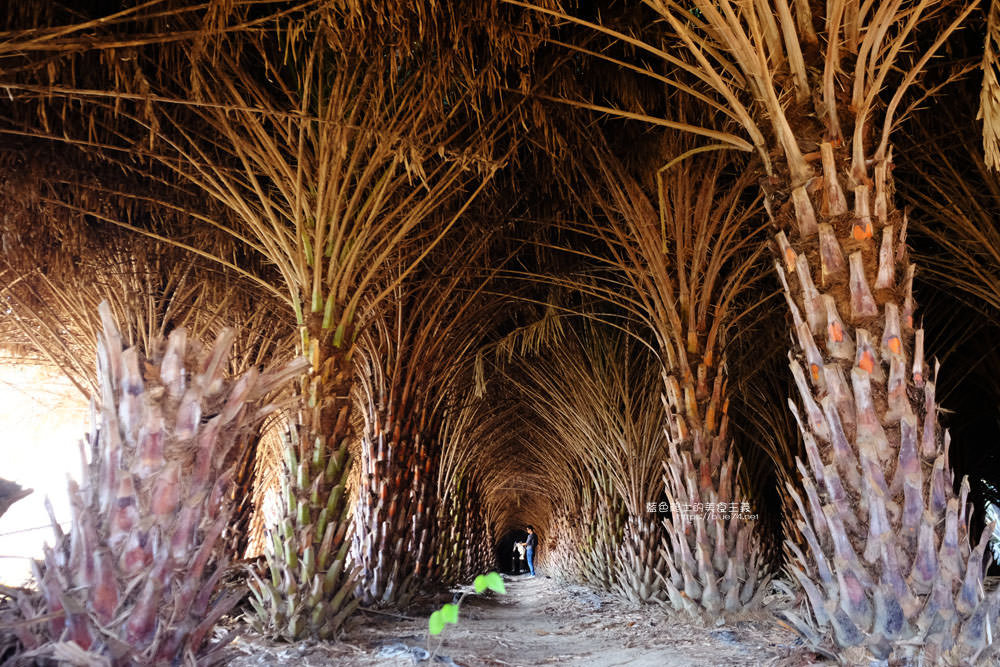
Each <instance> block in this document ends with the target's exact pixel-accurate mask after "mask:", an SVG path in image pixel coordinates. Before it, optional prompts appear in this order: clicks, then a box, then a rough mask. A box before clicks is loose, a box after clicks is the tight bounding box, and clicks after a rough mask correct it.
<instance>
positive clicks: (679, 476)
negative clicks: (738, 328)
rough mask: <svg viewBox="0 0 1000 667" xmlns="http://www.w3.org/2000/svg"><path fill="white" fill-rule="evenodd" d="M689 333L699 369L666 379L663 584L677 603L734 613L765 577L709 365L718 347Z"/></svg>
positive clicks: (757, 595)
mask: <svg viewBox="0 0 1000 667" xmlns="http://www.w3.org/2000/svg"><path fill="white" fill-rule="evenodd" d="M691 333H692V335H691V336H690V337H689V338H688V340H689V341H690V343H689V346H688V354H687V359H688V360H691V363H692V365H695V368H696V371H695V372H692V371H691V369H690V368H684V369H681V370H680V372H678V371H677V370H674V372H672V373H670V374H669V375H666V378H665V379H666V382H665V383H666V391H665V397H666V403H667V406H668V408H669V410H668V413H669V415H668V420H667V423H668V428H669V435H670V437H669V443H670V456H669V457H668V458H667V460H666V461H665V462H664V470H665V474H664V477H663V482H664V486H665V487H666V494H667V498H668V500H669V504H670V512H671V518H670V520H669V521H665V522H664V525H665V528H666V539H665V540H664V547H665V548H664V549H663V550H662V554H663V557H664V558H665V559H666V562H667V567H668V570H669V578H664V586H665V587H666V589H667V594H668V596H669V598H670V603H671V605H672V606H673V607H674V608H675V609H680V610H684V611H687V612H688V613H690V614H693V615H700V614H705V613H707V614H709V615H717V614H719V613H727V614H733V613H737V612H741V611H745V610H748V609H753V608H754V607H757V606H758V605H759V603H760V599H761V596H762V595H763V592H764V590H765V588H766V584H767V580H768V576H767V573H766V571H765V569H764V563H763V560H762V559H761V557H760V542H759V538H758V537H757V535H756V522H754V521H751V520H748V519H747V518H746V516H745V515H746V514H748V513H751V512H750V510H752V508H749V507H746V505H745V503H746V502H747V500H746V499H745V498H741V497H740V496H739V487H738V485H737V475H738V469H737V464H736V458H735V454H734V451H733V446H732V442H731V440H730V439H729V434H728V420H729V416H728V414H727V408H728V400H727V399H725V386H726V381H725V378H724V375H723V373H722V371H721V370H720V369H718V368H716V367H715V366H714V363H713V359H714V358H716V357H715V352H716V351H715V350H711V349H710V350H708V351H707V352H706V353H704V354H699V352H701V350H699V347H700V345H701V344H700V342H699V341H698V337H697V335H695V332H693V331H692V332H691ZM678 337H679V338H680V339H681V340H683V338H682V337H680V336H678ZM695 360H697V361H695ZM740 510H743V511H740Z"/></svg>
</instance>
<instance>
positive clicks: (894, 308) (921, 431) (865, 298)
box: [776, 143, 996, 661]
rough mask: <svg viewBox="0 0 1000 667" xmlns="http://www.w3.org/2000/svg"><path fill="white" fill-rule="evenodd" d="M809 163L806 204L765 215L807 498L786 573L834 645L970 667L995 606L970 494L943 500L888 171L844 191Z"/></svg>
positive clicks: (943, 468) (841, 156)
mask: <svg viewBox="0 0 1000 667" xmlns="http://www.w3.org/2000/svg"><path fill="white" fill-rule="evenodd" d="M820 155H821V159H822V170H823V175H822V179H821V180H820V181H819V182H818V183H817V184H816V185H817V187H815V188H813V189H811V190H810V191H806V190H803V193H804V194H806V195H807V196H808V199H802V198H801V197H800V200H799V201H797V202H795V204H794V205H793V204H792V203H791V202H789V203H786V204H785V205H784V206H783V207H782V208H781V209H780V210H779V211H777V219H778V222H779V223H785V224H784V225H783V226H784V227H785V230H786V231H784V232H779V233H778V235H777V237H776V241H777V248H778V250H779V252H780V258H779V262H778V265H779V266H778V271H779V274H780V276H781V279H782V282H783V284H784V286H785V293H786V296H787V297H788V304H789V308H790V309H791V314H792V320H793V323H794V328H795V340H797V342H798V345H796V346H795V349H794V354H793V355H792V356H791V369H792V373H793V375H794V378H795V383H796V386H797V387H798V393H799V399H800V405H801V413H799V412H798V411H797V412H796V417H797V419H798V420H799V424H800V428H801V430H802V433H803V437H804V439H805V446H806V453H807V461H806V462H805V463H800V471H801V473H802V476H803V485H804V490H805V497H801V496H799V495H797V494H795V493H794V491H793V495H794V497H795V501H796V503H797V505H798V509H799V512H800V517H799V518H800V523H799V525H800V527H801V529H802V532H803V534H804V536H805V539H806V541H807V543H808V548H807V549H806V551H805V553H803V552H802V551H801V550H799V549H798V548H795V547H793V548H792V550H793V551H794V552H795V553H796V555H797V558H796V559H795V562H794V563H793V564H792V566H791V570H792V573H793V574H794V575H795V577H796V578H797V579H798V580H799V581H800V583H801V584H802V586H803V588H804V589H805V591H806V593H807V595H808V599H809V602H810V606H811V611H812V616H813V619H814V620H815V622H816V624H817V625H818V626H819V627H820V628H821V629H826V628H832V631H833V635H834V639H835V641H836V643H837V644H838V645H840V646H841V647H848V646H855V645H863V646H865V647H866V648H867V649H868V650H869V651H871V653H872V654H874V655H875V656H877V657H880V658H885V657H888V656H889V655H890V654H891V653H892V652H893V648H894V647H899V652H902V653H904V654H915V653H923V655H924V656H925V657H928V658H930V659H931V660H942V661H943V660H946V659H958V658H968V657H969V656H974V655H976V654H978V653H979V652H980V651H982V650H983V648H984V646H985V644H986V642H987V641H988V637H989V631H990V630H989V628H990V624H991V623H993V622H995V613H996V598H995V596H993V595H991V596H989V597H985V598H984V595H983V588H982V578H983V571H984V567H983V549H984V546H985V541H984V540H980V541H979V543H978V546H977V547H976V548H974V549H970V546H969V536H968V534H967V525H968V517H967V515H966V510H967V502H966V501H967V492H968V486H967V484H966V483H965V482H964V481H963V483H962V485H961V490H960V492H959V493H958V494H956V493H955V492H954V486H953V474H952V472H951V468H950V465H949V462H948V445H949V442H948V436H947V433H946V432H943V431H942V429H941V428H940V427H939V425H938V421H937V409H938V408H937V402H936V398H935V388H934V378H935V375H936V369H934V371H932V370H931V369H930V368H929V364H928V362H927V360H926V359H925V356H924V350H923V331H922V330H921V329H915V328H914V301H913V293H912V288H913V273H914V267H913V265H912V264H910V263H909V262H908V261H907V252H906V242H905V239H906V217H905V215H904V214H902V213H901V212H900V211H898V210H896V209H895V207H894V203H893V201H892V196H891V182H890V180H889V178H888V172H889V170H890V167H891V163H890V161H889V160H888V159H886V160H882V161H877V162H876V163H875V169H874V174H875V179H874V184H872V183H870V181H869V180H868V179H867V178H864V174H854V177H855V178H853V179H852V180H851V182H849V183H844V182H843V181H842V177H841V175H842V174H844V173H846V172H847V170H846V169H845V165H846V164H847V162H848V158H849V156H848V155H846V151H844V150H838V149H837V147H835V146H833V145H831V144H830V143H823V144H822V145H821V151H820ZM855 164H858V162H857V161H855ZM872 185H873V186H874V189H872ZM852 186H853V187H852ZM852 189H853V194H854V202H853V209H849V208H848V204H847V198H846V197H845V195H844V191H845V190H847V191H848V192H850V191H851V190H852Z"/></svg>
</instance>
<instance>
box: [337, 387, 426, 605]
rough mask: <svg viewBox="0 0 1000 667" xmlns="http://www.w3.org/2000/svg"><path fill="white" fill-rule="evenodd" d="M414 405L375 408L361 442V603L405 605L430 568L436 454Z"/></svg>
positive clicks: (357, 550)
mask: <svg viewBox="0 0 1000 667" xmlns="http://www.w3.org/2000/svg"><path fill="white" fill-rule="evenodd" d="M417 403H419V402H417ZM413 404H414V403H410V402H404V401H396V402H395V403H391V404H390V405H389V407H388V408H386V409H380V408H376V410H375V412H376V414H375V415H374V418H373V420H372V422H371V423H372V428H371V429H370V432H367V433H365V435H364V437H363V438H362V441H361V480H362V481H361V497H360V499H359V502H358V505H357V513H356V519H357V520H356V523H355V526H356V528H355V545H354V553H355V558H356V559H357V560H358V563H359V564H360V566H361V578H360V581H359V584H358V586H359V591H360V593H359V595H360V597H361V599H362V600H363V601H364V603H365V604H373V603H379V604H397V605H404V604H406V603H407V601H408V600H409V599H410V597H411V596H412V595H413V593H414V592H415V591H416V588H417V587H418V586H419V584H420V583H421V582H423V581H424V580H426V579H427V578H428V576H429V574H430V570H431V526H432V523H431V517H432V516H433V511H434V498H433V496H432V486H431V481H432V480H434V479H436V475H437V470H436V457H435V456H434V455H433V448H431V447H428V445H427V443H426V442H425V440H424V438H423V437H422V431H423V429H422V428H421V423H420V422H421V421H422V420H421V418H420V415H421V411H420V410H414V409H412V406H413Z"/></svg>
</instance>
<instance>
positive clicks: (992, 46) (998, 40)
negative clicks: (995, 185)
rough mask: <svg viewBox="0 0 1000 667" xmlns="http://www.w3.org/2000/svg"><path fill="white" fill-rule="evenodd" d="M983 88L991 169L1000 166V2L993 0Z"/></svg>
mask: <svg viewBox="0 0 1000 667" xmlns="http://www.w3.org/2000/svg"><path fill="white" fill-rule="evenodd" d="M981 67H982V70H983V87H982V90H981V91H980V94H979V114H978V115H977V116H976V120H981V121H983V154H984V156H985V164H986V166H987V167H989V168H990V169H998V168H1000V80H998V79H997V71H998V68H1000V3H996V2H990V6H989V10H988V12H987V23H986V39H985V43H984V44H983V62H982V65H981Z"/></svg>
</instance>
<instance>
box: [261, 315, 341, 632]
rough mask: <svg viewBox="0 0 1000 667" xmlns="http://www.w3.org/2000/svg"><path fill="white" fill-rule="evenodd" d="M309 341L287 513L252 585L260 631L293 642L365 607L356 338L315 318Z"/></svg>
mask: <svg viewBox="0 0 1000 667" xmlns="http://www.w3.org/2000/svg"><path fill="white" fill-rule="evenodd" d="M304 338H305V345H304V347H305V349H306V350H307V351H308V358H309V361H310V365H311V369H310V371H311V372H310V373H309V374H308V375H304V376H302V378H301V386H300V391H301V394H300V407H299V422H298V424H297V425H295V427H294V428H293V429H292V432H291V434H290V437H289V438H288V440H287V442H286V447H285V450H286V451H285V454H286V461H285V466H286V468H287V470H286V475H285V478H284V480H283V481H284V488H283V489H282V495H283V500H284V516H283V517H282V519H281V520H280V522H279V524H278V526H277V527H275V528H274V529H273V530H272V533H271V547H272V548H271V550H269V552H268V553H267V554H266V557H267V566H268V572H267V573H265V577H264V578H255V581H254V582H253V584H252V586H251V590H252V592H253V597H252V599H251V602H252V603H253V605H254V608H255V611H256V612H257V613H256V618H255V619H254V622H255V627H256V628H257V629H258V630H259V631H260V632H264V633H266V634H268V635H271V636H275V637H281V638H284V639H289V640H294V639H298V638H300V637H302V636H305V635H310V636H315V637H320V638H330V637H333V636H335V635H336V633H337V631H338V630H339V629H340V626H341V624H342V623H343V621H344V620H345V619H346V618H347V616H348V615H350V614H351V613H352V612H353V610H354V609H355V608H356V606H357V600H355V599H353V596H352V594H351V592H352V591H353V588H354V582H355V578H356V570H355V568H354V566H353V564H352V563H350V559H349V558H348V556H349V554H348V549H349V547H350V544H351V529H352V528H351V522H350V519H349V517H348V513H349V510H350V498H349V494H348V493H346V488H347V481H348V476H349V473H350V469H351V463H350V457H349V455H348V439H349V437H350V434H351V426H350V419H349V418H350V411H351V400H350V395H351V387H352V385H353V382H354V364H353V360H352V350H353V346H352V345H351V343H350V341H351V340H352V336H351V332H350V331H347V332H344V331H342V330H339V329H338V330H337V331H336V332H334V331H331V330H330V329H329V328H328V327H324V326H323V322H322V318H321V316H320V315H318V314H314V315H312V316H311V318H310V320H309V327H308V331H307V332H305V333H304Z"/></svg>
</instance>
